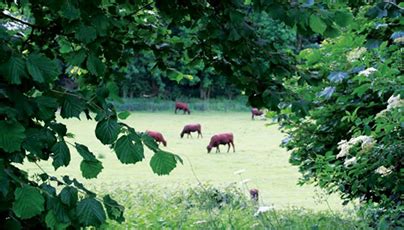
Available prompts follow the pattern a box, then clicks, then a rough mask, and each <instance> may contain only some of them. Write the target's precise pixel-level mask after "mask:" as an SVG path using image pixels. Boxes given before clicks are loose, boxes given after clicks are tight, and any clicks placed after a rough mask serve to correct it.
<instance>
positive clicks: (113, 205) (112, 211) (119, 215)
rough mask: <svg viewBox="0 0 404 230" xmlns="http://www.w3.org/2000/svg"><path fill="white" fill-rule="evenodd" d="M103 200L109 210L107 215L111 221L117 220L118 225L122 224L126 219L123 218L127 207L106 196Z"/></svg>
mask: <svg viewBox="0 0 404 230" xmlns="http://www.w3.org/2000/svg"><path fill="white" fill-rule="evenodd" d="M102 200H103V203H104V207H105V208H106V209H107V214H108V217H109V218H110V219H112V220H116V221H117V222H118V223H122V222H124V221H125V218H124V217H123V212H124V210H125V207H123V206H122V205H120V204H118V202H116V201H115V200H113V199H112V198H111V197H110V196H109V195H106V196H104V198H103V199H102Z"/></svg>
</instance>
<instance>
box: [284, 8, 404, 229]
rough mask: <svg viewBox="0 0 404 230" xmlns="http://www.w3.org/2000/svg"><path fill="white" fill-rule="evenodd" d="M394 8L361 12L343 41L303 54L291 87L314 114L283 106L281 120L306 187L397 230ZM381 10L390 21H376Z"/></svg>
mask: <svg viewBox="0 0 404 230" xmlns="http://www.w3.org/2000/svg"><path fill="white" fill-rule="evenodd" d="M387 5H389V4H388V3H383V4H378V5H376V6H374V7H373V8H369V7H367V8H362V9H361V10H360V11H359V12H358V14H357V15H356V17H355V22H354V23H353V24H352V26H351V27H350V28H349V29H348V30H347V31H345V32H344V33H342V34H341V35H340V36H339V37H337V38H334V39H327V40H324V41H323V42H322V43H321V45H320V47H319V48H310V49H306V50H303V51H302V52H301V53H300V55H299V57H300V61H301V63H302V64H301V65H300V66H299V72H300V76H299V78H296V79H295V81H290V82H288V87H289V88H290V89H291V90H293V91H295V92H296V94H297V95H301V99H300V103H302V101H303V102H304V103H305V104H306V109H305V113H306V114H307V115H306V116H305V117H303V118H302V117H301V115H300V114H298V112H299V113H301V111H297V110H295V109H294V107H293V105H294V103H296V102H294V103H290V105H287V104H285V105H282V108H283V110H282V114H281V115H280V116H279V117H280V118H286V119H282V121H281V125H282V130H283V131H284V132H286V133H288V134H289V136H288V138H287V139H285V141H284V142H283V146H284V147H286V148H287V149H288V150H290V152H291V157H290V162H291V163H292V164H293V165H297V166H299V169H300V172H301V173H302V178H301V180H300V183H314V184H316V185H318V186H320V187H323V188H326V189H327V190H328V191H329V192H330V193H331V192H339V193H340V194H341V198H342V199H343V200H344V203H348V202H349V201H351V200H355V199H359V200H360V201H361V204H372V205H376V206H377V207H378V208H380V210H381V213H382V215H381V216H380V218H379V220H380V219H381V218H384V217H385V216H384V217H383V214H388V216H387V218H388V220H389V223H390V224H391V225H392V226H397V225H400V224H399V223H400V220H401V221H402V218H403V217H402V215H401V214H400V212H401V211H402V210H403V204H402V202H403V200H402V197H400V196H402V194H403V192H404V191H403V186H402V185H403V177H402V173H403V171H402V168H403V160H402V159H403V157H404V144H403V143H404V139H403V136H404V131H403V127H404V125H403V124H404V116H403V105H404V100H403V99H402V98H403V95H404V94H403V85H404V84H403V83H404V78H403V75H402V56H401V52H402V49H403V43H402V42H401V40H400V39H398V38H397V37H396V36H398V35H397V30H399V29H400V28H399V27H398V25H399V24H400V23H399V18H400V15H401V11H394V10H397V9H396V8H394V6H391V7H387ZM382 6H384V7H385V8H384V9H385V10H386V12H389V13H388V14H387V15H384V16H383V15H381V16H380V15H378V17H372V15H370V14H369V12H372V10H373V11H374V9H375V8H380V7H382ZM392 12H395V14H393V13H392ZM397 12H398V13H397ZM387 16H388V17H387ZM369 19H371V20H369ZM380 25H383V26H380ZM393 35H394V36H393ZM400 68H401V69H400ZM301 79H305V80H306V81H305V82H306V83H305V84H302V83H301V82H302V81H301ZM400 174H401V176H400ZM400 210H401V211H400Z"/></svg>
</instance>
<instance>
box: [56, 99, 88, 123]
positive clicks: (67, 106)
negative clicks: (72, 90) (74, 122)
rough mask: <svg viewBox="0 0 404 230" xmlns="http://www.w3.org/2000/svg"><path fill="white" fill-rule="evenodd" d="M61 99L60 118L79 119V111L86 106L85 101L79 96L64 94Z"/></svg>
mask: <svg viewBox="0 0 404 230" xmlns="http://www.w3.org/2000/svg"><path fill="white" fill-rule="evenodd" d="M62 100H63V102H62V109H61V110H60V116H62V118H70V117H77V118H79V119H80V113H81V112H82V111H83V110H84V109H85V108H86V103H85V102H84V101H83V100H81V99H80V98H78V97H75V96H71V95H66V96H64V97H63V98H62Z"/></svg>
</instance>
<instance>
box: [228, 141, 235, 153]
mask: <svg viewBox="0 0 404 230" xmlns="http://www.w3.org/2000/svg"><path fill="white" fill-rule="evenodd" d="M230 143H231V145H232V146H233V153H235V152H236V148H234V143H233V141H232V142H230ZM229 147H230V146H229Z"/></svg>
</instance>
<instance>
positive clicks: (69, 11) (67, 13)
mask: <svg viewBox="0 0 404 230" xmlns="http://www.w3.org/2000/svg"><path fill="white" fill-rule="evenodd" d="M60 16H62V17H64V18H66V19H69V20H70V21H71V20H74V19H78V18H80V10H79V9H77V8H76V7H74V5H73V3H72V2H71V1H69V0H68V1H65V2H64V4H63V5H62V7H61V10H60Z"/></svg>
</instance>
